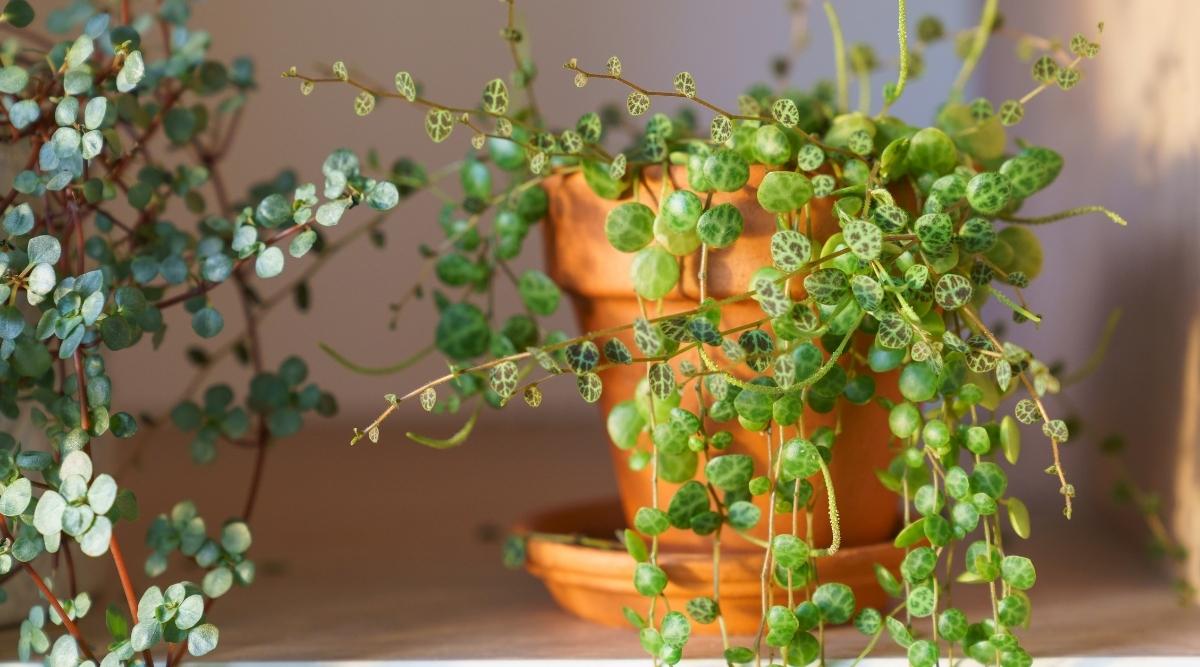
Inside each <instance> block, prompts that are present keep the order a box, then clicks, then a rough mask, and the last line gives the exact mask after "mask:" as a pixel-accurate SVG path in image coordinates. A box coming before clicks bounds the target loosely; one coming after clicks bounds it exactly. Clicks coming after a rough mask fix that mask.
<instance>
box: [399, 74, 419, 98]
mask: <svg viewBox="0 0 1200 667" xmlns="http://www.w3.org/2000/svg"><path fill="white" fill-rule="evenodd" d="M396 92H398V93H400V94H401V95H403V96H404V99H406V100H408V101H409V102H412V101H413V100H414V99H416V97H417V84H416V82H415V81H413V78H412V75H411V74H409V73H408V72H396Z"/></svg>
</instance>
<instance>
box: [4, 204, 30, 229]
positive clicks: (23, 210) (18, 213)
mask: <svg viewBox="0 0 1200 667" xmlns="http://www.w3.org/2000/svg"><path fill="white" fill-rule="evenodd" d="M33 225H34V216H33V208H31V207H30V206H29V204H25V203H22V204H17V205H16V206H14V207H13V208H10V209H9V210H8V212H7V213H5V214H4V231H5V232H7V233H8V234H9V235H10V236H23V235H25V234H28V233H29V231H30V230H32V229H33Z"/></svg>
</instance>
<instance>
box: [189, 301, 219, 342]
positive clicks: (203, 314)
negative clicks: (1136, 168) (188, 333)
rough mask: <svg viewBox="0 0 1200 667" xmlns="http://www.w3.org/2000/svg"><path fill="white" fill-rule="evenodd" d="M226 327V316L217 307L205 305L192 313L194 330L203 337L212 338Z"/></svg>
mask: <svg viewBox="0 0 1200 667" xmlns="http://www.w3.org/2000/svg"><path fill="white" fill-rule="evenodd" d="M223 328H225V318H224V317H222V316H221V313H220V312H218V311H217V309H216V308H213V307H211V306H205V307H203V308H201V309H200V310H197V311H196V312H195V313H193V314H192V330H193V331H195V332H196V335H198V336H200V337H201V338H212V337H213V336H216V335H217V334H219V333H221V329H223Z"/></svg>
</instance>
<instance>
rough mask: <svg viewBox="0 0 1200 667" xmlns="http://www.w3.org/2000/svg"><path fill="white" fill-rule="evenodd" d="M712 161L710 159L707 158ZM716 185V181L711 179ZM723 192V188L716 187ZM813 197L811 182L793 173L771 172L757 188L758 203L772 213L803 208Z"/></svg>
mask: <svg viewBox="0 0 1200 667" xmlns="http://www.w3.org/2000/svg"><path fill="white" fill-rule="evenodd" d="M709 159H710V160H711V159H713V158H712V157H710V158H709ZM713 183H714V184H716V183H717V181H716V179H713ZM718 189H721V190H724V188H720V187H718ZM812 197H813V186H812V182H811V181H809V180H808V177H807V176H805V175H804V174H801V173H798V172H794V171H772V172H769V173H768V174H767V175H766V176H764V177H763V180H762V183H760V184H759V186H758V203H759V205H760V206H762V207H763V208H764V209H766V210H768V211H770V212H772V213H788V212H791V211H795V210H796V209H799V208H801V207H803V206H804V205H805V204H807V203H808V201H809V200H810V199H812Z"/></svg>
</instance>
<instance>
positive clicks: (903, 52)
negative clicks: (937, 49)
mask: <svg viewBox="0 0 1200 667" xmlns="http://www.w3.org/2000/svg"><path fill="white" fill-rule="evenodd" d="M896 2H897V5H898V6H897V15H898V16H899V18H898V19H897V21H896V23H897V27H896V37H897V39H898V40H899V42H900V72H899V74H897V76H896V85H895V87H894V88H892V90H891V92H890V93H889V94H887V95H884V100H883V111H881V112H880V115H883V114H885V113H887V110H888V108H889V107H891V105H892V103H893V102H895V101H896V100H898V99H900V95H902V94H903V93H904V85H905V84H906V83H908V11H907V7H905V2H904V0H896Z"/></svg>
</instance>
